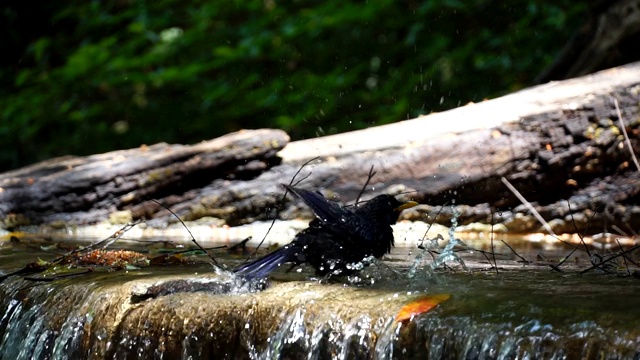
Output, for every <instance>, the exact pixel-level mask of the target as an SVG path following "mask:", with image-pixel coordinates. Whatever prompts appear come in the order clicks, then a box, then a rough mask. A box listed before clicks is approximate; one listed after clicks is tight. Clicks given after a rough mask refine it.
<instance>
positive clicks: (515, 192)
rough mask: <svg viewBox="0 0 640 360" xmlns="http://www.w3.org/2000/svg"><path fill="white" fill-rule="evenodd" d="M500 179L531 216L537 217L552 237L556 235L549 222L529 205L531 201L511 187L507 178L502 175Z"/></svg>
mask: <svg viewBox="0 0 640 360" xmlns="http://www.w3.org/2000/svg"><path fill="white" fill-rule="evenodd" d="M500 180H502V183H503V184H505V185H506V186H507V188H508V189H509V190H511V192H512V193H513V195H515V196H516V197H517V198H518V200H520V202H521V203H522V204H523V205H524V206H525V207H526V208H527V209H529V211H530V212H531V214H533V216H534V217H535V218H536V219H538V221H539V222H540V223H541V224H542V226H543V227H544V229H545V230H547V232H549V234H551V235H552V236H553V237H557V236H556V234H555V233H554V232H553V230H551V226H549V224H548V223H547V222H546V221H545V220H544V219H543V218H542V216H540V213H539V212H538V211H537V210H536V209H534V208H533V205H531V203H530V202H528V201H527V199H525V198H524V196H522V194H520V192H519V191H518V190H517V189H516V188H515V187H513V185H511V183H510V182H509V180H507V179H506V178H505V177H504V176H503V177H502V178H500Z"/></svg>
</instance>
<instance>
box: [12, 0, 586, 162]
mask: <svg viewBox="0 0 640 360" xmlns="http://www.w3.org/2000/svg"><path fill="white" fill-rule="evenodd" d="M36 4H37V3H36ZM36 4H34V3H31V2H28V1H15V0H10V1H8V2H6V3H5V5H3V12H2V19H1V22H2V25H0V26H2V27H3V32H4V34H5V35H4V36H3V37H2V38H3V39H2V40H0V41H2V49H3V53H4V54H3V56H2V57H1V60H0V61H1V64H0V81H1V83H2V86H1V88H0V111H1V114H2V115H1V116H2V118H1V120H0V121H1V122H0V140H1V141H0V146H1V147H2V149H0V171H4V170H8V169H12V168H16V167H20V166H24V165H26V164H29V163H32V162H35V161H38V160H42V159H47V158H50V157H53V156H59V155H66V154H74V155H87V154H92V153H99V152H104V151H109V150H114V149H121V148H130V147H137V146H139V145H141V144H153V143H156V142H161V141H165V142H170V143H194V142H197V141H200V140H204V139H211V138H214V137H216V136H219V135H222V134H224V133H227V132H230V131H234V130H238V129H242V128H261V127H272V128H280V129H284V130H285V131H287V132H288V133H289V134H290V135H291V136H292V138H294V139H302V138H308V137H314V136H319V135H326V134H331V133H336V132H343V131H349V130H354V129H360V128H365V127H369V126H373V125H379V124H384V123H389V122H393V121H399V120H404V119H407V118H413V117H416V116H418V115H420V114H427V113H430V112H433V111H442V110H445V109H449V108H452V107H456V106H459V105H463V104H465V103H467V102H470V101H481V100H483V99H485V98H491V97H496V96H499V95H501V94H504V93H507V92H511V91H514V90H517V89H520V88H523V87H526V86H528V85H530V84H531V83H532V82H533V79H534V78H535V77H536V75H538V74H539V73H540V72H541V71H542V70H543V69H544V68H545V67H546V66H547V65H549V64H550V63H551V62H552V61H553V60H554V58H555V57H556V56H557V54H558V52H559V51H560V49H561V48H562V46H563V45H564V44H565V43H566V41H567V40H568V39H569V37H570V36H571V34H572V33H574V32H575V31H576V29H577V28H578V27H579V26H580V25H581V24H582V22H583V21H584V17H585V13H586V12H587V10H588V9H587V8H586V7H587V6H586V5H585V4H583V3H580V2H574V1H569V0H554V1H550V0H549V1H547V0H540V1H534V0H517V1H509V2H504V1H488V0H471V1H455V0H433V1H388V0H380V1H369V2H344V1H333V0H324V1H295V0H292V1H286V2H279V1H277V0H261V1H249V0H246V1H177V0H157V1H136V0H129V1H127V0H116V1H79V2H67V1H57V0H53V1H48V2H42V3H41V4H39V5H36ZM469 121H473V119H469Z"/></svg>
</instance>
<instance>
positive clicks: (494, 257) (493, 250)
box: [487, 208, 498, 274]
mask: <svg viewBox="0 0 640 360" xmlns="http://www.w3.org/2000/svg"><path fill="white" fill-rule="evenodd" d="M491 254H493V264H494V266H495V268H496V274H497V273H498V262H497V261H496V250H495V248H494V247H493V208H492V209H491ZM487 260H488V259H487ZM489 262H491V261H489Z"/></svg>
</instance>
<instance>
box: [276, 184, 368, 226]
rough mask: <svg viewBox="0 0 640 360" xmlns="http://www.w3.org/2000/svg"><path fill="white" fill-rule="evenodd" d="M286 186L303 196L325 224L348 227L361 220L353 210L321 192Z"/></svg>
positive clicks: (300, 196) (297, 194)
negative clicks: (345, 207)
mask: <svg viewBox="0 0 640 360" xmlns="http://www.w3.org/2000/svg"><path fill="white" fill-rule="evenodd" d="M284 186H285V187H286V188H287V190H289V191H290V192H291V193H293V194H294V195H296V196H298V197H299V198H301V199H302V200H303V201H304V202H305V204H307V206H309V208H311V210H312V211H313V213H314V214H315V215H316V217H317V218H318V219H319V220H320V221H322V222H323V223H325V224H331V225H333V226H336V227H338V228H343V227H344V228H347V227H349V225H348V224H354V223H356V222H359V221H361V220H360V218H359V217H358V216H356V215H354V214H353V213H352V212H351V211H349V210H346V209H344V208H343V207H341V206H340V205H338V204H337V203H335V202H333V201H330V200H327V199H326V198H325V197H324V196H322V194H320V193H317V192H314V191H309V190H304V189H297V188H294V187H293V186H289V185H284Z"/></svg>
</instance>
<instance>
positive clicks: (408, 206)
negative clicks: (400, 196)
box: [393, 201, 418, 212]
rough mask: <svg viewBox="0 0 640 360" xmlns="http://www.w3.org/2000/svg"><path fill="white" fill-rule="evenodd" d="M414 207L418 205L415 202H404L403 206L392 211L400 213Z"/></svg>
mask: <svg viewBox="0 0 640 360" xmlns="http://www.w3.org/2000/svg"><path fill="white" fill-rule="evenodd" d="M416 205H418V203H417V202H415V201H407V202H405V203H404V204H402V205H400V206H398V207H397V208H395V209H393V210H395V211H398V212H400V211H402V210H405V209H409V208H412V207H414V206H416Z"/></svg>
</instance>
